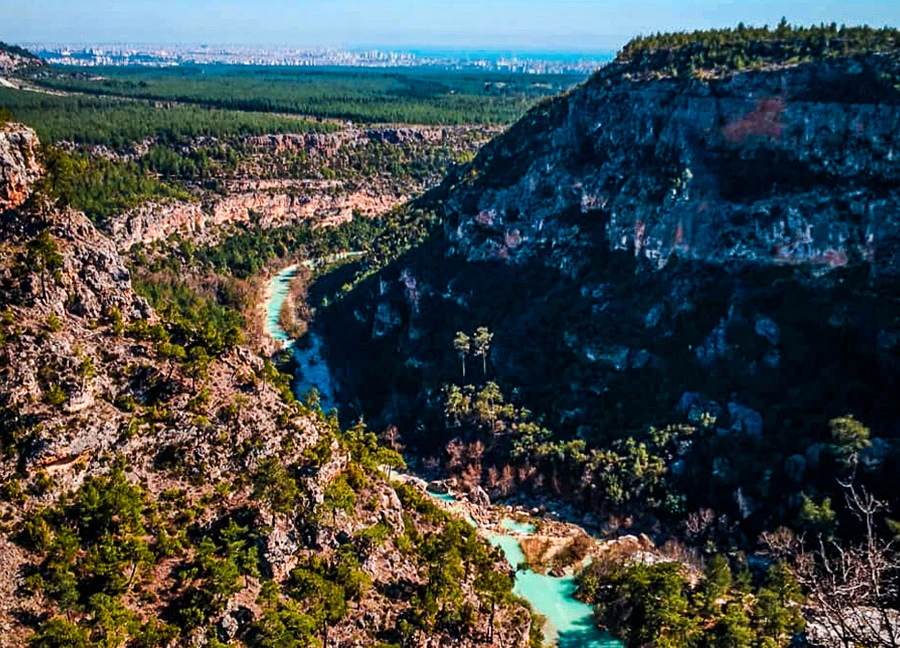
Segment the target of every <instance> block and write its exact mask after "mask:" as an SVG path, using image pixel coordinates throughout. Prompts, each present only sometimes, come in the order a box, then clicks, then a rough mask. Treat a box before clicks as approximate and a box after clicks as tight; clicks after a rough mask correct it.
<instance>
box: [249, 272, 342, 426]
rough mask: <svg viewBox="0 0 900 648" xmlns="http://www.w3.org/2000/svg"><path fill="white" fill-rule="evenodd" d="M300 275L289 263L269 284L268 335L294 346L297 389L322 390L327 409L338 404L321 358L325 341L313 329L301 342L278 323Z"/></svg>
mask: <svg viewBox="0 0 900 648" xmlns="http://www.w3.org/2000/svg"><path fill="white" fill-rule="evenodd" d="M296 276H297V266H290V267H289V268H285V269H284V270H282V271H281V272H279V273H278V274H276V275H275V276H274V277H272V279H271V280H270V283H269V292H268V297H269V298H268V301H267V302H266V326H265V329H266V334H267V335H268V336H269V337H271V338H272V339H273V340H275V342H276V343H278V344H279V345H281V348H283V349H291V351H292V352H293V355H294V360H295V362H296V363H297V367H298V372H297V374H298V375H297V377H296V378H297V381H296V382H295V383H294V391H295V392H296V394H297V397H298V398H300V397H302V396H303V395H304V394H305V393H306V392H308V391H309V390H310V389H312V388H315V389H316V390H317V391H318V392H319V402H320V403H321V405H322V409H323V410H324V411H326V412H327V411H328V410H330V409H332V408H333V407H335V406H336V405H337V403H336V402H335V398H334V394H335V392H334V383H333V382H332V380H331V373H330V372H329V371H328V365H327V364H326V363H325V361H324V360H323V359H322V340H320V339H319V336H318V335H316V334H315V333H314V332H313V331H312V329H311V328H310V330H309V331H308V332H307V333H306V335H305V336H304V339H303V341H302V342H303V343H302V344H297V343H296V341H295V340H292V339H291V338H290V337H289V336H288V334H287V332H286V331H284V330H283V329H282V328H281V326H280V325H279V323H278V316H279V315H280V314H281V307H282V306H283V305H284V300H285V299H287V296H288V292H289V290H290V287H291V282H292V281H293V280H294V277H296Z"/></svg>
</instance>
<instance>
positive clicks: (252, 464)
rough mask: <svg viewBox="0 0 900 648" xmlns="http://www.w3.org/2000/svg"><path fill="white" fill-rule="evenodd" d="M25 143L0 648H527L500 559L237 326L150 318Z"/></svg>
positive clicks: (15, 231) (5, 356) (16, 228)
mask: <svg viewBox="0 0 900 648" xmlns="http://www.w3.org/2000/svg"><path fill="white" fill-rule="evenodd" d="M36 150H37V141H36V137H35V136H34V133H33V132H32V131H30V130H29V129H27V128H24V127H22V126H21V125H15V124H8V125H7V126H6V127H5V128H4V130H3V131H2V132H0V153H2V155H0V165H2V174H0V178H3V180H4V182H5V183H6V186H5V189H4V191H5V193H4V194H2V195H3V196H4V201H5V202H4V203H3V212H2V215H0V313H2V315H0V449H2V458H0V514H2V519H3V528H2V535H0V564H2V567H3V568H2V573H0V625H2V627H3V633H4V636H3V640H2V642H3V644H4V645H10V646H13V645H16V646H21V645H26V644H28V645H31V646H46V647H49V646H95V645H125V644H126V643H127V645H140V646H173V645H195V646H206V645H208V646H221V645H223V644H226V643H227V644H228V645H254V646H308V645H319V643H318V642H322V643H324V644H325V645H348V646H349V645H358V646H371V645H383V646H388V645H397V644H400V643H403V645H415V646H426V645H438V644H439V645H448V644H449V643H451V642H452V643H453V645H459V646H474V645H476V644H477V645H496V646H500V645H504V646H523V647H524V646H527V645H529V641H530V637H529V632H530V625H531V623H530V614H529V612H528V611H527V610H526V609H525V608H524V607H523V606H522V605H521V604H520V603H519V602H517V600H516V599H515V598H514V597H513V596H512V594H511V591H510V590H511V587H512V579H511V578H503V577H501V578H491V579H486V578H483V576H484V574H486V573H491V574H498V573H505V570H506V569H507V568H506V567H503V566H502V565H504V564H505V563H504V562H503V559H502V556H501V555H500V554H499V553H498V552H496V551H493V550H491V549H490V548H489V547H488V545H487V544H486V543H485V542H484V541H483V540H480V539H479V538H478V537H477V536H476V534H475V531H474V530H473V529H472V528H471V527H470V526H469V525H468V524H466V523H464V522H460V521H456V520H453V519H452V518H451V517H449V516H448V515H447V514H446V513H444V512H442V511H441V510H440V509H439V508H438V507H436V506H435V505H434V504H432V503H430V501H428V498H427V497H425V496H424V494H422V493H421V492H420V491H419V490H417V489H416V488H413V487H410V486H406V485H392V484H391V483H390V482H389V481H388V480H387V478H386V477H385V475H384V473H383V472H382V467H383V466H386V465H393V466H398V465H401V464H402V460H401V459H400V458H399V456H398V455H396V454H395V453H391V452H389V451H386V450H384V449H381V448H379V446H378V445H377V443H376V440H375V436H374V435H373V434H371V433H369V432H368V431H366V430H365V428H364V426H362V425H358V426H356V427H354V428H353V429H351V430H346V431H342V430H341V429H339V427H338V425H337V422H336V421H335V420H334V418H333V417H330V416H326V415H325V414H323V413H322V412H321V410H320V409H319V408H318V406H317V405H316V404H315V403H314V402H310V403H298V402H297V401H296V400H295V399H294V397H293V395H292V394H291V392H290V389H289V385H288V380H287V378H286V377H285V376H283V375H281V374H279V373H278V371H277V370H276V369H275V368H274V367H273V366H272V364H271V363H270V362H268V361H264V360H263V359H261V358H260V357H258V356H256V355H255V354H253V353H251V352H250V351H249V350H247V349H246V348H244V347H242V346H241V340H240V334H239V332H237V331H233V332H232V333H230V334H228V335H225V336H218V335H212V334H210V333H209V332H208V331H206V332H204V331H202V330H193V329H187V328H185V327H183V326H180V325H176V324H171V323H169V322H166V321H164V320H163V319H161V318H160V317H159V316H158V315H157V314H156V313H155V312H154V311H153V309H152V308H150V306H149V305H148V303H147V302H146V300H144V299H143V298H141V297H139V296H137V295H136V294H135V293H134V291H133V290H132V287H131V280H130V273H129V271H128V269H127V268H126V266H125V264H124V262H123V260H122V259H121V257H120V256H119V254H118V252H117V249H116V246H115V244H114V243H113V242H112V241H111V240H110V239H108V238H107V237H105V236H104V235H102V234H101V233H100V232H98V230H97V229H96V228H95V227H94V225H93V224H92V223H91V222H90V221H89V220H88V219H87V218H86V217H85V216H84V215H83V214H81V213H79V212H76V211H73V210H62V211H57V210H56V209H54V208H52V207H51V206H50V205H49V204H48V203H47V202H46V197H45V196H44V195H43V193H42V191H41V190H37V191H35V192H34V193H32V189H33V188H34V185H33V183H34V182H35V179H36V178H37V177H38V176H39V175H40V173H41V171H42V169H41V165H40V159H39V158H38V157H37V156H36ZM11 181H12V182H13V185H14V186H13V187H12V188H10V187H9V186H8V185H9V183H10V182H11ZM29 194H31V197H30V198H29ZM488 582H490V583H491V584H490V586H488V585H487V583H488ZM486 588H487V589H486ZM488 590H490V592H489V591H488ZM487 600H491V601H493V602H494V603H492V604H491V605H486V604H483V601H487ZM491 624H493V626H492V628H491V627H489V626H491Z"/></svg>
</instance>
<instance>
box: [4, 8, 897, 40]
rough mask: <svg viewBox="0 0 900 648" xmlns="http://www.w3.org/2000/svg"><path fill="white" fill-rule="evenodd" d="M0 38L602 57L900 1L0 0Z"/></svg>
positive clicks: (889, 14) (889, 16) (832, 17)
mask: <svg viewBox="0 0 900 648" xmlns="http://www.w3.org/2000/svg"><path fill="white" fill-rule="evenodd" d="M0 15H2V16H3V19H2V22H0V40H4V41H7V42H15V43H34V42H64V43H124V42H130V43H159V44H169V43H173V44H174V43H207V44H210V45H212V44H247V45H267V44H268V45H284V46H298V47H311V48H312V47H345V48H358V47H383V48H397V49H402V48H426V47H440V48H458V49H494V50H506V49H510V50H512V49H519V50H529V51H540V50H552V51H596V52H599V51H606V50H612V49H617V48H618V47H620V46H621V45H622V44H624V42H625V41H627V40H628V38H629V37H631V36H632V35H635V34H639V33H650V32H656V31H673V30H686V29H696V28H705V27H721V26H730V25H736V24H737V23H738V22H740V21H743V22H745V23H747V24H758V25H761V24H765V23H768V24H775V23H777V22H778V20H779V19H780V18H781V17H782V16H785V17H787V19H788V20H789V21H790V22H793V23H806V24H808V23H819V22H829V23H830V22H837V23H839V24H840V23H846V24H848V25H849V24H862V23H867V24H870V25H877V26H882V25H886V24H889V25H892V26H900V0H840V1H828V0H802V1H801V0H794V1H791V0H780V1H775V0H732V1H730V2H713V1H711V0H675V1H670V2H665V1H663V0H615V1H612V0H516V1H513V0H392V1H387V0H369V1H367V2H363V1H360V0H0Z"/></svg>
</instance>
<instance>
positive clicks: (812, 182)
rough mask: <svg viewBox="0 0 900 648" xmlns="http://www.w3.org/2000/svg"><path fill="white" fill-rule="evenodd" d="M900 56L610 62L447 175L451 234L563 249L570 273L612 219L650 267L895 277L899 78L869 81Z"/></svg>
mask: <svg viewBox="0 0 900 648" xmlns="http://www.w3.org/2000/svg"><path fill="white" fill-rule="evenodd" d="M897 65H898V64H897V62H896V61H894V60H892V59H890V58H888V57H870V58H863V59H845V60H836V61H833V62H826V63H809V64H805V65H798V66H794V67H788V68H782V69H777V70H775V69H773V70H762V71H756V72H746V73H742V74H735V75H732V76H729V77H726V78H718V79H690V80H683V79H678V78H664V79H646V78H642V77H638V78H633V77H632V75H631V74H629V71H628V68H626V67H623V66H620V65H612V66H610V67H609V68H607V69H606V70H604V71H603V72H601V73H600V74H598V75H597V76H595V77H594V78H593V79H591V80H590V81H589V82H588V83H587V84H585V85H584V86H582V87H580V88H578V89H577V90H576V91H575V92H573V93H571V94H570V95H569V96H566V97H563V98H561V99H558V100H556V101H554V102H552V103H550V104H548V105H546V106H544V107H540V108H538V109H535V110H534V111H532V112H531V113H529V115H528V116H526V117H525V118H524V119H523V120H522V121H521V122H520V123H519V124H517V125H516V126H514V127H513V128H512V129H510V131H509V132H508V133H506V134H505V135H504V136H502V137H500V138H497V139H496V140H494V141H493V142H492V143H491V144H489V145H487V146H486V147H485V148H484V149H483V150H482V152H481V154H480V155H479V157H478V159H477V160H476V161H475V163H474V164H473V166H472V168H471V170H470V171H467V173H469V176H470V177H474V179H472V180H464V179H463V178H462V177H461V175H460V176H458V177H457V178H455V179H454V180H453V181H452V182H451V183H449V184H446V185H445V187H446V189H447V191H446V194H445V196H444V197H445V200H446V201H447V202H448V204H449V209H448V214H449V218H448V219H447V233H448V239H449V241H450V242H451V244H453V245H454V247H455V251H456V253H457V254H459V255H462V256H464V257H465V258H467V259H469V260H488V259H497V260H503V261H505V262H508V263H523V262H525V261H526V260H527V259H529V258H533V257H534V256H535V255H543V251H544V250H545V249H546V248H547V246H556V247H560V246H562V247H564V248H569V252H570V253H569V254H565V250H562V251H561V252H560V254H561V256H564V257H565V258H562V259H559V261H561V262H562V264H561V265H563V269H564V270H569V271H571V270H572V269H573V266H578V265H580V264H584V263H585V262H587V260H588V259H587V258H586V257H584V256H583V255H578V254H576V253H575V250H576V248H582V249H583V247H584V243H585V241H584V232H585V230H586V228H588V227H590V225H591V224H592V222H595V223H596V222H600V223H602V226H603V232H602V234H601V235H600V236H599V237H598V238H601V239H602V241H603V242H604V243H605V245H606V246H608V248H609V249H611V250H624V251H627V252H628V253H631V254H633V255H635V256H636V257H639V258H642V259H645V260H646V261H649V264H648V265H649V266H650V267H657V268H660V267H663V266H665V265H666V264H667V263H669V262H670V260H672V259H673V258H676V257H677V258H679V259H697V260H703V261H709V262H711V263H716V264H724V263H729V262H759V263H771V264H778V265H785V264H808V265H811V266H816V267H820V268H823V269H829V268H835V267H844V266H846V265H848V264H850V263H853V262H855V261H857V260H859V261H864V262H866V263H868V264H870V265H871V266H872V267H873V270H875V271H877V272H882V273H891V274H897V273H898V272H900V260H898V259H897V258H896V256H895V255H896V249H897V245H896V243H897V236H898V222H900V221H898V218H900V217H898V208H897V205H898V196H900V193H898V191H900V190H898V186H900V184H898V183H900V163H898V158H897V156H898V155H900V91H897V90H896V89H895V88H893V87H892V86H890V85H889V84H888V85H887V86H886V87H885V88H881V87H880V86H877V85H876V86H875V87H874V88H872V89H860V88H859V86H865V84H867V83H868V81H869V79H871V78H873V77H877V76H878V75H880V74H882V73H883V72H884V71H885V70H888V69H893V68H896V67H897ZM850 88H856V91H855V92H851V91H850V90H849V89H850ZM866 88H868V86H866ZM599 242H600V241H599V240H596V239H595V240H592V241H590V243H591V245H596V244H597V243H599ZM579 243H580V244H581V245H579ZM545 260H546V261H550V260H551V259H550V258H549V257H545Z"/></svg>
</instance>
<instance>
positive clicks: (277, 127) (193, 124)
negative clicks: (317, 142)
mask: <svg viewBox="0 0 900 648" xmlns="http://www.w3.org/2000/svg"><path fill="white" fill-rule="evenodd" d="M0 106H3V107H4V108H5V109H6V110H7V111H9V112H10V113H11V114H12V115H14V116H15V118H16V119H18V120H20V121H22V122H24V123H26V124H28V125H29V126H31V127H33V128H34V129H35V130H36V131H37V133H38V136H39V137H40V138H41V141H43V142H44V143H47V144H50V143H55V142H59V141H67V142H72V143H74V144H84V145H102V146H107V147H109V148H111V149H113V150H115V151H122V152H124V151H127V150H129V149H130V147H131V146H133V145H134V144H135V143H138V142H142V141H143V140H145V139H147V138H154V139H157V140H159V141H161V142H163V143H168V144H183V143H187V142H190V141H191V140H192V139H194V138H197V137H232V136H239V135H263V134H269V133H308V132H330V131H333V130H335V127H334V126H331V125H329V124H324V123H319V122H315V121H312V120H307V119H298V118H296V117H287V116H281V115H269V114H261V113H252V112H243V111H237V110H213V109H209V108H203V107H201V106H195V105H187V106H183V105H177V104H162V105H160V104H157V103H153V102H146V101H129V100H123V99H114V98H105V97H89V96H57V95H50V94H42V93H37V92H23V91H20V90H13V89H10V88H0Z"/></svg>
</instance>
